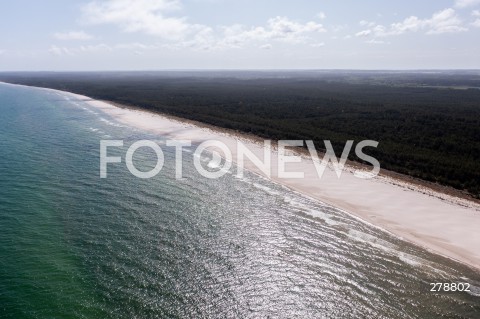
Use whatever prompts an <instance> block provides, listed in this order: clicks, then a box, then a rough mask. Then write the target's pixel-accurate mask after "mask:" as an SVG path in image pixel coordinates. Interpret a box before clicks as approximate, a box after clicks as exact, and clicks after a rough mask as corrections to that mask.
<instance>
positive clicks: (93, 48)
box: [80, 43, 112, 52]
mask: <svg viewBox="0 0 480 319" xmlns="http://www.w3.org/2000/svg"><path fill="white" fill-rule="evenodd" d="M80 51H82V52H101V51H112V48H111V47H110V46H108V45H106V44H105V43H100V44H94V45H82V46H80Z"/></svg>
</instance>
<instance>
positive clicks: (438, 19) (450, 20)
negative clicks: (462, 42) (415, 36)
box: [425, 8, 467, 34]
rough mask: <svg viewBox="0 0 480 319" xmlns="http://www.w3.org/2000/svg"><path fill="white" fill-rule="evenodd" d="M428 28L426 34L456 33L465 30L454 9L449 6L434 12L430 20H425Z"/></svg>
mask: <svg viewBox="0 0 480 319" xmlns="http://www.w3.org/2000/svg"><path fill="white" fill-rule="evenodd" d="M425 24H426V25H427V27H428V28H430V29H429V30H428V31H427V34H440V33H456V32H462V31H467V29H466V28H465V27H463V26H462V20H460V18H459V17H458V16H457V14H456V13H455V10H453V9H451V8H449V9H445V10H443V11H439V12H437V13H435V14H434V15H433V16H432V18H431V19H430V20H427V21H425Z"/></svg>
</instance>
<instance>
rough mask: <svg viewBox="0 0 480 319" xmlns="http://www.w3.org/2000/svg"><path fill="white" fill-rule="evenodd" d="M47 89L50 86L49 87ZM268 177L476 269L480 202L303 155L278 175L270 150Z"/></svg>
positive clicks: (156, 120) (168, 129)
mask: <svg viewBox="0 0 480 319" xmlns="http://www.w3.org/2000/svg"><path fill="white" fill-rule="evenodd" d="M48 90H50V89H48ZM51 91H55V92H61V94H68V96H69V98H71V99H79V100H82V101H86V102H87V103H89V104H90V105H91V106H92V107H95V108H96V109H98V110H99V111H102V112H104V113H106V114H108V115H109V116H110V117H112V118H113V119H115V120H117V121H118V122H120V123H122V124H125V125H128V126H133V127H137V128H141V129H144V130H147V131H150V132H152V133H155V134H159V135H162V136H164V137H167V138H168V139H176V140H181V139H184V140H192V141H195V142H202V141H206V140H217V141H221V142H223V143H224V144H225V145H227V146H228V147H229V149H230V151H231V152H232V155H233V158H236V155H237V148H236V142H237V141H238V140H239V139H241V140H242V142H243V143H244V144H245V145H246V146H247V147H248V148H249V149H250V150H251V151H252V152H253V153H254V154H256V155H257V156H258V157H259V158H263V154H264V148H263V145H261V144H259V143H258V140H257V141H255V140H253V139H250V138H248V137H243V136H241V135H238V134H233V132H232V134H230V133H229V132H228V131H225V130H222V129H218V130H216V129H212V128H207V127H203V126H202V125H196V124H195V123H192V122H191V121H183V120H181V119H174V118H171V117H170V116H168V117H167V116H163V115H160V114H155V113H151V112H148V111H142V110H138V109H131V108H128V107H118V106H116V105H114V104H113V103H109V102H105V101H98V100H93V99H91V98H89V97H86V96H82V95H78V94H73V93H69V92H63V91H56V90H51ZM270 152H271V158H272V168H273V169H272V175H271V177H270V179H271V180H272V181H274V182H276V183H279V184H282V185H284V186H286V187H288V188H290V189H292V190H294V191H297V192H300V193H302V194H304V195H306V196H309V197H311V198H314V199H316V200H319V201H321V202H324V203H327V204H330V205H332V206H334V207H337V208H340V209H342V210H344V211H345V212H347V213H349V214H351V215H354V216H356V217H358V218H360V219H361V220H363V221H365V222H367V223H370V224H372V225H375V226H377V227H379V228H381V229H383V230H386V231H388V232H390V233H392V234H394V235H396V236H398V237H400V238H402V239H405V240H407V241H410V242H412V243H414V244H416V245H419V246H421V247H423V248H425V249H427V250H429V251H431V252H434V253H437V254H440V255H442V256H444V257H448V258H451V259H454V260H457V261H459V262H462V263H464V264H467V265H469V266H471V267H473V268H475V269H477V271H478V270H480V233H479V232H478V230H479V229H480V205H479V204H478V203H475V202H473V201H469V200H465V199H462V198H457V197H454V196H449V195H446V194H442V193H437V192H435V191H432V190H428V189H424V188H422V187H419V186H418V185H414V184H410V183H408V182H405V181H402V180H399V179H394V178H392V177H388V176H382V175H379V176H377V177H375V178H373V179H361V178H358V177H356V176H355V175H354V170H355V169H358V168H354V167H347V168H346V169H345V170H344V172H343V173H342V175H341V178H337V176H336V174H335V172H334V171H333V169H330V168H328V169H327V170H326V171H325V173H324V175H323V177H322V178H321V179H319V178H318V175H317V172H316V169H315V166H314V163H313V161H312V160H311V159H310V158H307V157H302V160H301V162H299V163H289V164H288V165H287V169H288V171H301V172H304V173H305V177H304V178H301V179H292V178H287V179H285V178H279V177H278V174H277V166H278V160H277V155H278V154H277V151H276V150H275V149H272V150H270ZM245 167H246V168H247V169H248V170H250V171H252V172H254V173H257V174H260V175H263V176H265V174H263V173H262V172H261V170H260V169H258V168H257V167H256V166H255V165H253V163H251V162H250V161H248V160H246V161H245Z"/></svg>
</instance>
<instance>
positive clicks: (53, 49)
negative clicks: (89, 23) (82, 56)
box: [48, 45, 73, 56]
mask: <svg viewBox="0 0 480 319" xmlns="http://www.w3.org/2000/svg"><path fill="white" fill-rule="evenodd" d="M48 52H50V53H51V54H53V55H56V56H62V55H73V52H72V51H71V50H70V49H68V48H65V47H57V46H56V45H52V46H50V49H48Z"/></svg>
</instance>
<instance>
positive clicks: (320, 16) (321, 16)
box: [317, 12, 327, 20]
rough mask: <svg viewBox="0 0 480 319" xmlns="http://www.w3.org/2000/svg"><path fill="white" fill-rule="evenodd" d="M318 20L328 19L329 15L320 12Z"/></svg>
mask: <svg viewBox="0 0 480 319" xmlns="http://www.w3.org/2000/svg"><path fill="white" fill-rule="evenodd" d="M317 18H319V19H320V20H323V19H326V18H327V15H326V14H325V12H319V13H318V14H317Z"/></svg>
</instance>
